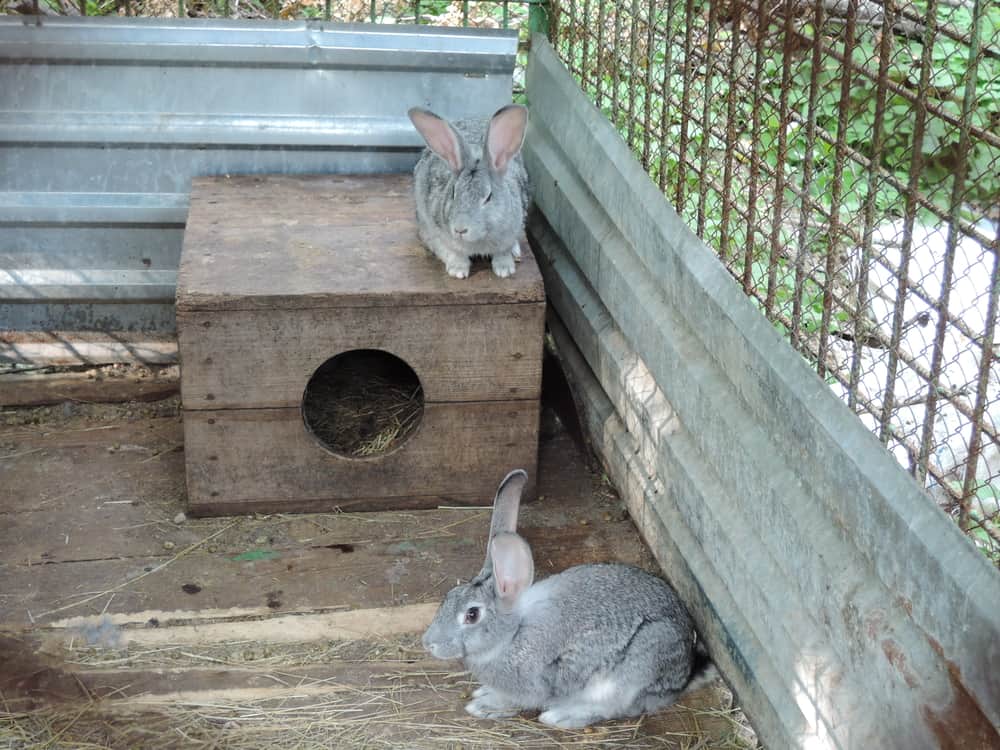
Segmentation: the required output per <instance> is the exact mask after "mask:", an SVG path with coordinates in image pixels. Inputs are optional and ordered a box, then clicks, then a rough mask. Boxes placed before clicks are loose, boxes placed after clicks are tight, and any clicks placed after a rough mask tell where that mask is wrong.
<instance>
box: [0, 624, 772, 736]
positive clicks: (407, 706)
mask: <svg viewBox="0 0 1000 750" xmlns="http://www.w3.org/2000/svg"><path fill="white" fill-rule="evenodd" d="M107 655H108V656H109V657H112V656H113V657H114V658H107V659H104V660H102V658H101V657H100V652H99V651H97V650H94V649H80V650H78V651H76V652H69V654H68V656H69V658H67V662H68V663H69V664H73V665H81V664H86V669H87V670H88V672H87V673H88V674H89V675H91V677H90V679H91V681H95V682H97V683H98V684H99V683H100V680H99V679H97V678H95V677H94V674H95V670H107V671H109V672H113V671H114V670H117V669H121V668H122V667H127V668H128V669H129V670H135V671H136V672H137V673H139V672H142V671H147V672H148V671H165V672H166V671H168V672H169V673H170V674H172V675H177V676H178V677H179V676H180V675H181V674H183V672H184V671H185V670H189V669H190V670H194V671H196V672H198V673H203V672H204V670H205V668H206V666H207V665H208V664H211V665H212V668H213V669H214V668H218V669H219V670H225V669H227V668H230V669H233V670H234V681H233V682H232V686H233V687H234V688H236V690H235V692H233V693H232V694H229V693H226V692H225V691H223V692H221V693H220V692H219V691H218V690H214V691H213V690H212V689H211V688H208V689H206V691H204V692H194V693H192V692H185V693H171V692H169V690H170V687H168V686H164V688H163V692H155V691H154V692H152V693H149V692H142V693H139V692H138V691H137V692H136V693H134V694H132V695H126V693H128V692H129V688H127V687H125V688H123V690H122V694H119V695H116V696H115V697H114V698H105V699H103V700H101V701H99V702H95V703H86V704H82V705H81V704H79V703H74V704H64V705H52V706H48V707H42V708H39V709H36V710H34V711H31V712H30V713H29V712H22V711H15V710H12V709H11V708H10V706H4V705H3V702H2V701H0V706H2V707H3V708H4V709H5V710H2V711H0V747H6V746H11V747H19V748H26V749H27V748H32V749H34V748H52V749H53V750H63V749H67V750H68V748H85V749H90V748H105V747H156V748H164V749H169V748H194V749H195V750H201V749H203V748H204V749H207V748H218V749H219V750H227V749H228V750H250V749H251V748H260V747H267V748H271V749H273V750H291V749H292V748H303V749H304V750H310V749H311V748H316V749H317V750H318V749H319V748H333V747H335V748H343V749H344V750H355V749H358V750H360V748H407V749H412V750H423V749H424V748H427V749H428V750H432V749H433V750H446V749H450V748H454V749H455V750H458V749H459V748H474V749H482V750H486V749H487V748H494V749H495V750H513V748H529V749H537V750H540V749H541V748H607V749H608V750H617V749H619V748H620V749H621V750H625V749H626V748H628V750H667V749H668V748H670V749H671V750H707V749H708V748H719V749H725V750H747V749H748V748H752V747H754V746H755V745H754V742H755V739H754V737H753V734H752V732H751V731H750V730H749V728H748V727H747V726H746V724H745V720H744V719H743V718H742V715H741V714H740V712H739V711H737V710H732V709H724V708H721V707H720V706H721V705H723V704H725V703H726V702H727V701H726V698H725V696H724V695H721V691H722V689H721V688H720V689H719V691H720V693H719V694H716V692H715V691H714V690H713V691H701V692H699V693H698V694H696V695H694V696H691V697H689V698H688V699H686V700H685V702H684V704H682V705H677V706H673V707H671V708H669V709H667V710H665V711H662V712H659V713H657V714H655V715H653V716H649V717H644V718H642V719H639V720H630V721H616V722H606V723H604V724H601V725H598V726H596V727H591V728H590V729H588V730H582V731H562V730H556V729H552V728H549V727H546V726H544V725H542V724H540V723H539V722H538V721H536V720H535V719H534V718H531V717H529V716H524V717H518V718H514V719H507V720H501V721H485V720H480V719H476V718H474V717H472V716H469V715H467V714H466V713H465V712H464V710H463V706H464V704H465V702H466V701H467V700H468V695H469V694H470V693H471V692H472V690H473V689H474V688H475V683H473V682H472V681H471V680H470V679H469V676H468V675H467V674H465V673H464V672H460V671H457V670H456V669H455V665H453V664H451V663H448V662H440V665H441V666H440V668H436V667H434V666H432V665H436V664H437V662H429V661H428V660H427V658H426V654H423V653H422V651H421V649H420V645H419V636H418V635H416V634H413V635H407V636H402V637H397V638H391V639H383V640H380V641H377V642H372V641H366V640H354V641H341V642H331V643H326V644H316V643H308V644H267V643H261V642H243V643H238V644H213V645H211V646H196V645H190V644H188V645H185V646H183V647H172V646H164V647H160V648H155V649H144V648H131V647H130V648H129V649H128V651H127V661H126V662H125V663H122V662H121V661H118V660H120V659H122V654H121V653H120V652H119V653H117V654H110V653H108V654H107ZM368 664H370V665H371V666H370V668H369V667H367V666H366V665H368ZM324 665H325V667H326V668H322V667H324ZM164 667H169V670H164ZM303 667H308V668H307V669H305V670H303V669H302V668H303ZM317 667H321V668H319V669H317ZM386 667H388V669H387V668H386ZM222 673H223V672H221V671H220V672H219V674H222ZM243 674H246V675H251V674H252V675H255V676H256V677H255V679H253V680H250V681H249V682H247V678H239V677H238V675H243ZM364 674H367V675H369V676H368V677H366V678H364V679H360V680H359V679H358V676H359V675H364ZM249 684H252V685H253V686H255V689H254V690H252V691H245V692H244V693H242V694H241V692H240V690H239V688H241V687H244V686H247V685H249ZM219 686H221V685H219ZM5 742H6V744H5Z"/></svg>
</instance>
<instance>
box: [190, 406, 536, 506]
mask: <svg viewBox="0 0 1000 750" xmlns="http://www.w3.org/2000/svg"><path fill="white" fill-rule="evenodd" d="M184 443H185V450H186V453H187V482H188V499H189V507H190V509H191V511H192V512H193V513H197V514H204V513H220V512H240V510H241V505H242V504H244V503H254V502H256V503H257V507H258V508H263V507H266V508H268V509H269V510H270V511H272V512H273V511H276V510H279V509H280V510H296V509H300V510H311V511H315V510H320V509H324V510H329V509H332V508H335V507H349V508H350V509H352V510H364V509H366V508H370V507H372V506H371V504H370V503H369V504H366V503H365V500H367V499H371V500H375V501H377V503H376V505H375V507H378V508H379V509H384V508H385V507H386V506H387V501H386V499H387V498H395V499H396V502H398V504H399V505H398V507H407V508H413V507H435V506H437V505H438V504H441V503H442V502H448V501H449V500H450V501H452V502H456V503H469V502H472V503H478V502H481V501H482V500H484V499H485V500H489V499H490V498H492V496H493V493H494V492H495V490H496V486H497V484H498V483H499V481H500V479H501V478H503V476H504V475H505V474H506V473H507V472H508V471H510V469H511V468H513V467H524V468H525V469H527V471H528V473H529V475H530V476H531V477H534V474H535V472H534V467H535V466H536V465H537V445H538V403H537V402H536V401H510V402H465V403H457V404H448V403H444V404H440V403H430V404H425V406H424V413H423V417H422V419H421V422H420V425H419V426H418V427H417V428H416V430H415V431H414V433H413V434H412V435H411V436H410V437H409V438H408V440H407V441H406V442H405V443H404V444H403V445H402V446H401V447H399V448H398V449H396V450H395V451H392V452H390V453H388V454H385V455H383V456H380V457H376V458H370V459H352V458H344V457H341V456H337V455H335V454H333V453H331V452H330V451H328V450H326V449H325V448H324V447H322V446H321V445H320V444H319V443H318V442H317V441H316V440H315V439H314V438H313V436H312V435H311V434H310V433H309V432H308V431H307V429H306V428H305V426H304V423H303V421H302V415H301V412H300V410H299V409H297V408H286V409H224V410H218V411H189V412H187V413H186V414H185V417H184ZM533 492H534V490H533V485H529V487H528V488H527V490H526V492H525V497H526V499H530V498H531V497H532V496H533ZM262 503H266V505H262Z"/></svg>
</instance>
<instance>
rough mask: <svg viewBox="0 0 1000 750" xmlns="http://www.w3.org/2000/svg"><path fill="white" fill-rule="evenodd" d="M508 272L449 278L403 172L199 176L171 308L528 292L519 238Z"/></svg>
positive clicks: (533, 295) (532, 270)
mask: <svg viewBox="0 0 1000 750" xmlns="http://www.w3.org/2000/svg"><path fill="white" fill-rule="evenodd" d="M521 247H522V253H523V260H522V262H521V263H519V264H518V267H517V272H516V273H515V274H514V275H513V276H512V277H509V278H507V279H498V278H497V277H496V276H495V275H494V274H493V273H492V271H491V270H490V268H489V264H488V263H482V264H478V265H477V266H476V267H475V268H474V270H473V273H472V275H471V276H470V278H468V279H453V278H451V277H449V276H448V275H447V273H445V270H444V266H443V264H442V263H441V261H439V260H438V259H437V258H435V257H434V256H433V255H431V253H429V252H428V251H427V250H426V249H425V248H424V247H423V246H422V245H421V244H420V241H419V240H418V238H417V232H416V215H415V209H414V203H413V193H412V177H411V176H410V175H409V174H405V175H404V174H390V175H362V176H352V175H316V176H306V177H301V176H276V175H259V176H238V177H203V178H197V179H195V180H193V182H192V191H191V209H190V213H189V215H188V223H187V229H186V232H185V236H184V247H183V251H182V255H181V264H180V273H179V276H178V282H177V309H178V310H231V309H237V310H241V309H242V310H248V309H254V310H267V309H273V308H293V307H294V308H323V307H375V306H397V305H462V304H498V303H514V302H539V301H542V300H543V299H544V290H543V286H542V280H541V276H540V274H539V273H538V267H537V265H536V264H535V261H534V257H533V256H532V254H531V250H530V248H529V247H528V245H527V242H525V241H523V240H522V242H521Z"/></svg>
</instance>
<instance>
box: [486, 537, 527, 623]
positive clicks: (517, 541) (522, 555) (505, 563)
mask: <svg viewBox="0 0 1000 750" xmlns="http://www.w3.org/2000/svg"><path fill="white" fill-rule="evenodd" d="M490 558H491V559H492V561H493V581H494V586H495V587H496V594H497V603H498V606H499V607H500V610H501V611H504V612H509V611H510V610H511V609H513V608H514V605H516V604H517V600H518V599H519V598H520V596H521V594H523V593H524V591H525V590H526V589H527V588H528V587H529V586H531V583H532V581H534V580H535V562H534V560H532V558H531V548H530V547H529V546H528V543H527V542H526V541H524V539H522V538H521V537H519V536H518V535H517V534H507V533H503V534H497V535H496V536H495V537H494V538H493V540H492V541H491V542H490Z"/></svg>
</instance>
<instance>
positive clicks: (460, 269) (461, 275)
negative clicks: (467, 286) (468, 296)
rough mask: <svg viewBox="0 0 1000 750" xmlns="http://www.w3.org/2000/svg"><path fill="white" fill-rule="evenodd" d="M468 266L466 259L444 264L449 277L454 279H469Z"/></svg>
mask: <svg viewBox="0 0 1000 750" xmlns="http://www.w3.org/2000/svg"><path fill="white" fill-rule="evenodd" d="M470 265H471V264H470V262H469V259H468V258H459V259H455V260H450V261H448V262H447V263H445V265H444V268H445V270H446V271H447V272H448V275H449V276H453V277H455V278H456V279H467V278H469V266H470Z"/></svg>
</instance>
